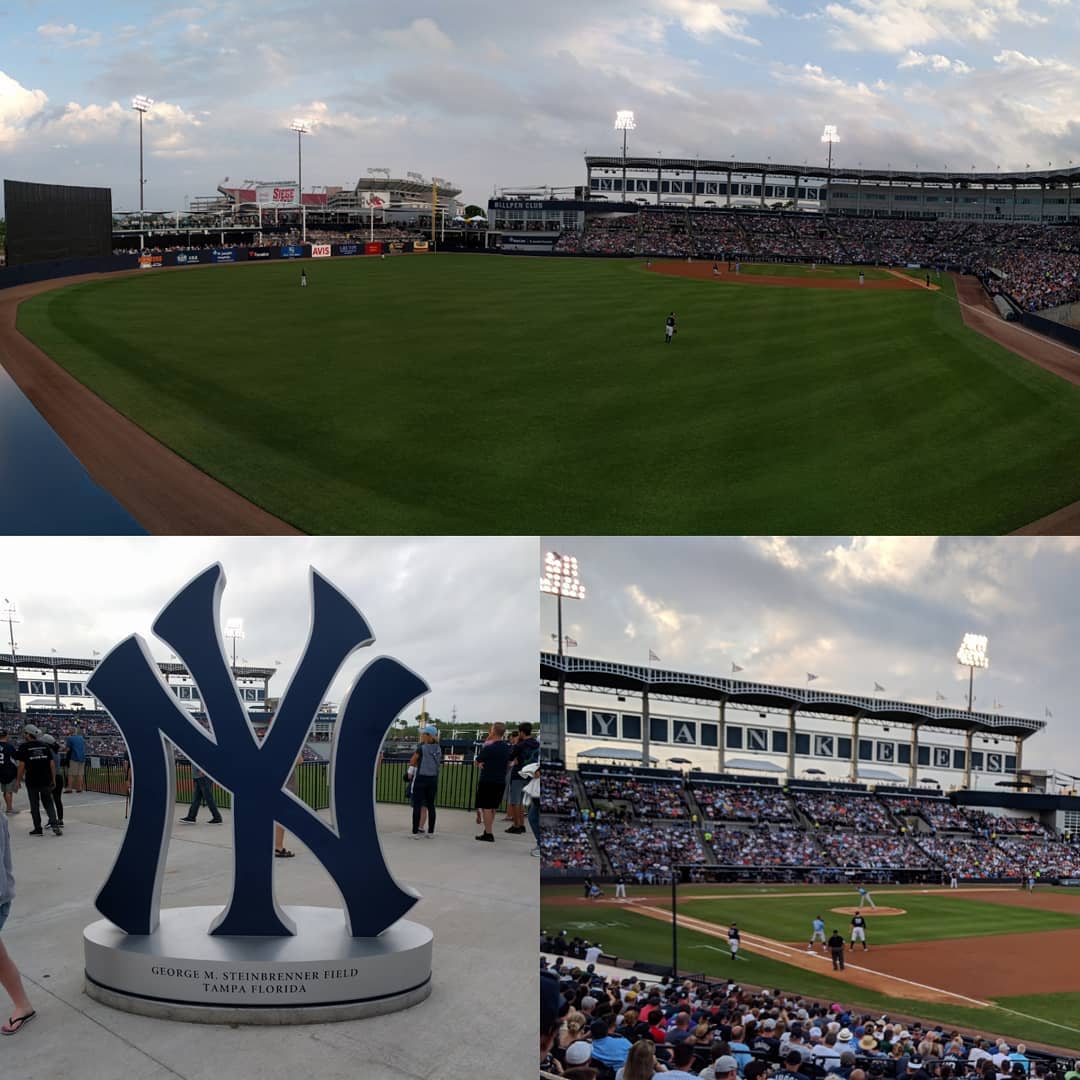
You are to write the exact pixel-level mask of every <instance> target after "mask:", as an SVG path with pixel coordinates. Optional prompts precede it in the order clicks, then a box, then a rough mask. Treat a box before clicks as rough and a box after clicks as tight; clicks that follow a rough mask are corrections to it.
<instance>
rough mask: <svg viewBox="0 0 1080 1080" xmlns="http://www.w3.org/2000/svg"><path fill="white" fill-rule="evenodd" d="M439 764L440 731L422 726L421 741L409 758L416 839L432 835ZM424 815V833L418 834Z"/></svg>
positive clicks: (432, 725)
mask: <svg viewBox="0 0 1080 1080" xmlns="http://www.w3.org/2000/svg"><path fill="white" fill-rule="evenodd" d="M441 765H442V747H441V746H440V745H439V729H438V728H437V727H436V726H435V725H434V724H425V725H424V726H423V727H422V728H421V729H420V742H419V743H418V744H417V747H416V749H415V750H414V751H413V755H412V757H411V758H409V775H410V776H411V777H412V834H413V836H415V837H420V836H424V835H426V836H429V837H431V836H434V835H435V792H436V790H437V789H438V786H439V767H440V766H441ZM425 815H426V818H427V833H426V834H425V833H424V832H422V831H421V826H422V823H423V818H424V816H425Z"/></svg>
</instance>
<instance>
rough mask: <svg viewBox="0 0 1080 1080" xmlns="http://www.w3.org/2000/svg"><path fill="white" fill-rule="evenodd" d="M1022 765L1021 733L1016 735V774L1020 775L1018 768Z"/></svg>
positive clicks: (1022, 746)
mask: <svg viewBox="0 0 1080 1080" xmlns="http://www.w3.org/2000/svg"><path fill="white" fill-rule="evenodd" d="M1023 766H1024V738H1023V736H1022V735H1017V736H1016V775H1017V776H1019V775H1020V770H1021V769H1022V768H1023Z"/></svg>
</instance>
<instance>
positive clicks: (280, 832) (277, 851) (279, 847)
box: [257, 728, 304, 859]
mask: <svg viewBox="0 0 1080 1080" xmlns="http://www.w3.org/2000/svg"><path fill="white" fill-rule="evenodd" d="M266 731H267V729H266V728H263V729H262V730H261V731H259V732H257V734H258V736H259V738H260V739H262V738H264V737H265V736H266ZM303 763H304V751H303V750H301V751H300V754H299V756H298V757H297V759H296V761H294V762H293V771H292V772H291V773H289V779H288V780H286V781H285V790H286V791H291V792H292V793H293V794H294V795H295V796H296V797H297V798H298V799H299V798H300V792H299V791H297V789H296V788H297V778H298V774H299V771H300V766H301V765H302V764H303ZM302 801H303V800H302V799H301V802H302ZM295 856H296V852H295V851H290V850H289V849H288V848H287V847H286V846H285V826H284V825H279V824H278V823H277V822H276V821H275V822H274V858H275V859H292V858H294V857H295Z"/></svg>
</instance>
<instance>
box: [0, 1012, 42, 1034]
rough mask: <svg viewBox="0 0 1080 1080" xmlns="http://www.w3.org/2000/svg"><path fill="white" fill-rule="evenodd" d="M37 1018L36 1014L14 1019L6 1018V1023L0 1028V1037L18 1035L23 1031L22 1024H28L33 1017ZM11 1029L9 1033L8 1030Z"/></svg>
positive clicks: (32, 1013) (31, 1013) (11, 1017)
mask: <svg viewBox="0 0 1080 1080" xmlns="http://www.w3.org/2000/svg"><path fill="white" fill-rule="evenodd" d="M35 1016H37V1013H36V1012H28V1013H27V1014H26V1015H25V1016H20V1017H19V1018H18V1019H16V1018H15V1017H13V1016H9V1017H8V1022H7V1023H6V1024H5V1025H4V1026H3V1027H2V1028H0V1035H18V1034H19V1032H20V1031H22V1029H23V1025H24V1024H28V1023H30V1021H31V1020H33V1019H34V1017H35ZM9 1028H10V1029H11V1030H10V1031H9V1030H8V1029H9Z"/></svg>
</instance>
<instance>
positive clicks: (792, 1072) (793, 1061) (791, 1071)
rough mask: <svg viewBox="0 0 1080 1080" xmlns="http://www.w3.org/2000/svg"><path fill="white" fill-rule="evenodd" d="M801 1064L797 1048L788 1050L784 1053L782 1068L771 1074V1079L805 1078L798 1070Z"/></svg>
mask: <svg viewBox="0 0 1080 1080" xmlns="http://www.w3.org/2000/svg"><path fill="white" fill-rule="evenodd" d="M802 1065H803V1056H802V1054H801V1053H800V1052H799V1051H798V1050H789V1051H788V1052H787V1053H786V1054H785V1055H784V1064H783V1068H781V1069H780V1071H779V1072H777V1073H775V1074H774V1075H773V1080H806V1078H805V1077H804V1076H803V1075H802V1074H801V1073H800V1072H799V1069H800V1068H801V1067H802Z"/></svg>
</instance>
